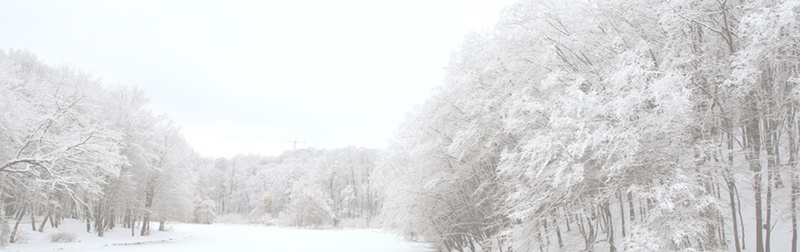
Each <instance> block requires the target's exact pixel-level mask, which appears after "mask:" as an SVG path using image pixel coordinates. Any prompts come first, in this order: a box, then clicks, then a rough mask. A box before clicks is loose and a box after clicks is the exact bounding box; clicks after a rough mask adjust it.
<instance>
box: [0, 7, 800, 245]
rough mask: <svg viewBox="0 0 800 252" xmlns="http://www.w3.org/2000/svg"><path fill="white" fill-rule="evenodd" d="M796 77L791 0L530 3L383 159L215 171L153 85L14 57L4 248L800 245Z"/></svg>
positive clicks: (1, 63) (468, 61) (324, 158)
mask: <svg viewBox="0 0 800 252" xmlns="http://www.w3.org/2000/svg"><path fill="white" fill-rule="evenodd" d="M799 67H800V1H796V0H784V1H772V0H752V1H739V0H730V1H729V0H684V1H682V0H675V1H671V0H669V1H662V0H658V1H656V0H634V1H622V0H572V1H543V0H525V1H519V2H517V3H515V4H514V5H512V6H509V7H508V8H507V9H506V11H505V12H504V13H503V15H502V17H501V19H500V20H499V21H498V23H497V24H496V25H495V26H494V27H493V28H492V29H489V30H486V31H479V32H478V31H476V32H474V33H471V34H469V35H468V36H466V37H465V39H464V41H463V43H462V45H461V46H460V47H459V48H457V49H456V50H455V52H454V53H453V56H452V58H451V61H450V64H449V65H448V66H447V69H446V71H447V77H446V80H445V82H444V83H442V85H441V86H440V87H439V88H438V89H437V90H436V92H435V94H434V95H433V96H432V97H430V98H429V99H428V101H427V102H425V103H424V104H421V106H419V107H418V108H417V109H416V110H415V111H413V112H412V113H411V114H410V115H409V116H408V118H407V120H406V121H405V122H404V123H403V124H402V125H400V126H399V130H398V134H397V136H396V137H395V138H394V140H393V141H392V142H391V143H390V144H389V146H388V147H387V148H385V149H381V150H377V149H366V148H359V147H347V148H341V149H332V150H318V149H313V148H308V149H301V150H295V151H288V152H286V153H284V154H282V155H280V156H277V157H266V156H257V155H249V156H248V155H241V156H236V157H232V158H217V159H212V158H204V157H201V156H199V155H198V154H197V153H196V152H195V151H194V150H193V149H192V147H191V146H190V145H189V144H187V143H186V141H185V140H184V139H183V137H182V136H181V133H180V128H179V127H177V126H176V123H175V122H173V121H171V120H170V119H169V118H168V117H167V116H162V115H156V114H154V113H153V112H152V111H150V110H149V109H147V106H146V105H147V98H146V96H145V94H143V92H142V91H140V90H138V89H137V88H133V87H119V86H110V85H105V84H103V83H101V81H100V80H99V79H98V78H97V77H94V76H91V75H88V74H86V73H83V72H80V71H77V70H75V69H72V68H69V67H58V66H51V65H47V64H45V63H44V62H42V61H39V60H38V59H37V58H36V57H35V56H34V55H33V54H32V53H30V52H27V51H21V50H13V49H10V50H0V111H2V114H0V142H2V143H3V144H2V145H0V209H2V210H0V240H1V241H2V243H3V244H5V243H9V242H10V243H13V242H15V241H16V238H17V237H16V236H17V234H19V233H20V232H21V230H22V229H27V230H31V229H33V230H38V231H41V230H42V229H44V228H48V227H56V226H58V225H59V222H60V221H61V220H64V219H66V218H71V219H79V220H82V221H84V222H85V223H86V231H87V232H94V233H96V234H97V235H98V236H103V232H104V231H107V230H109V229H114V228H127V229H130V230H131V235H148V234H149V232H151V230H154V229H156V227H155V225H154V227H151V223H153V224H155V223H158V229H164V226H165V223H167V222H196V223H214V222H218V221H221V220H222V219H223V218H232V217H231V216H237V217H236V218H239V220H238V221H244V222H247V223H257V224H262V225H276V226H291V227H304V228H341V227H382V228H384V229H389V230H394V231H396V232H398V233H400V234H402V235H403V236H404V237H405V238H406V239H409V240H415V241H421V242H427V243H431V244H433V245H434V246H435V247H436V248H438V249H439V250H441V251H454V250H455V251H605V250H607V251H612V252H613V251H736V252H740V251H758V252H761V251H771V250H776V251H785V250H789V249H790V251H797V238H798V229H797V226H798V223H797V222H798V216H797V214H798V210H797V204H798V202H797V201H798V193H799V192H800V178H799V177H798V169H800V167H798V158H800V156H798V154H800V153H799V152H798V151H799V150H798V149H799V148H800V115H798V112H800V111H799V110H798V107H799V106H800V85H799V84H800V76H798V70H800V68H799ZM109 108H111V109H109ZM354 123H355V122H354ZM23 220H26V221H25V223H27V220H30V224H31V226H25V227H23V226H21V225H20V224H21V223H23ZM48 223H49V224H48Z"/></svg>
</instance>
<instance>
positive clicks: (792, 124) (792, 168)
mask: <svg viewBox="0 0 800 252" xmlns="http://www.w3.org/2000/svg"><path fill="white" fill-rule="evenodd" d="M788 114H789V118H788V120H787V121H788V124H789V125H788V128H789V129H788V132H787V133H788V134H787V135H789V174H790V175H791V177H790V179H791V183H792V195H791V197H790V202H791V203H790V206H791V212H792V250H791V251H792V252H797V194H798V193H800V188H798V187H800V186H799V185H798V181H797V174H796V169H797V150H798V146H797V138H798V134H800V130H798V128H797V123H796V121H795V120H796V112H795V109H794V104H790V105H789V113H788ZM737 252H738V251H737Z"/></svg>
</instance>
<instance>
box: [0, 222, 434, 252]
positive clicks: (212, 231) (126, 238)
mask: <svg viewBox="0 0 800 252" xmlns="http://www.w3.org/2000/svg"><path fill="white" fill-rule="evenodd" d="M69 226H70V227H68V228H63V227H62V230H63V231H67V232H73V233H75V234H76V235H77V236H78V241H76V242H72V243H51V242H50V240H49V235H50V234H53V233H57V232H59V230H56V229H51V230H45V232H44V233H38V232H32V231H27V233H26V234H27V236H28V241H27V243H23V244H11V245H9V246H7V247H6V248H5V251H9V252H11V251H54V250H57V251H283V252H292V251H387V252H405V251H408V252H411V251H432V249H429V247H428V245H427V244H421V243H412V242H407V241H404V240H403V239H402V237H398V236H397V235H394V234H390V233H386V232H384V231H381V230H372V229H369V230H368V229H352V230H348V229H344V230H308V229H294V228H278V227H264V226H253V225H223V224H218V225H201V224H176V225H174V226H173V227H172V231H171V232H155V233H153V234H152V235H151V236H147V237H140V236H136V237H130V230H126V229H120V228H117V229H114V230H112V231H110V232H108V233H107V234H106V237H104V238H99V237H96V236H94V235H92V234H89V233H86V232H85V230H83V232H81V230H80V226H78V225H69Z"/></svg>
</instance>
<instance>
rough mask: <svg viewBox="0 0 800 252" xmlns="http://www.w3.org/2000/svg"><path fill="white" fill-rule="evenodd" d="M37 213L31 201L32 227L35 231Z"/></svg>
mask: <svg viewBox="0 0 800 252" xmlns="http://www.w3.org/2000/svg"><path fill="white" fill-rule="evenodd" d="M35 213H36V210H35V209H33V203H31V229H32V230H33V231H36V216H35Z"/></svg>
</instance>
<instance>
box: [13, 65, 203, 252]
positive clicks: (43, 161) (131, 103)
mask: <svg viewBox="0 0 800 252" xmlns="http://www.w3.org/2000/svg"><path fill="white" fill-rule="evenodd" d="M146 102H147V100H146V99H145V98H144V96H143V94H142V92H141V91H139V90H136V89H129V88H125V87H118V88H109V87H106V86H103V85H102V84H101V83H100V81H98V80H97V79H94V78H93V77H92V76H90V75H87V74H84V73H80V72H77V71H75V70H73V69H70V68H67V67H52V66H48V65H46V64H44V63H42V62H40V61H38V60H37V59H36V57H35V56H33V55H31V54H30V53H28V52H25V51H16V50H9V51H4V50H0V111H2V113H1V114H0V142H2V143H3V144H2V145H0V240H1V241H2V243H6V242H14V241H15V240H16V238H17V234H19V233H20V232H21V229H22V228H23V227H21V226H20V223H21V222H22V221H23V218H30V221H31V224H32V227H31V228H32V229H34V230H38V231H42V230H43V229H44V228H45V226H46V223H47V222H48V221H49V223H50V225H51V226H58V225H59V223H60V221H61V220H62V219H64V218H76V219H82V220H85V221H86V229H87V231H91V232H96V233H97V234H98V235H99V236H103V233H104V231H106V230H108V229H111V228H114V227H116V226H123V227H126V228H130V229H131V233H132V234H135V231H138V232H139V234H141V235H147V234H148V233H149V232H150V222H151V221H157V222H160V224H161V225H160V228H161V229H163V228H164V222H165V221H166V220H168V219H169V220H186V219H188V218H189V217H190V216H191V211H192V204H191V199H192V196H193V194H194V188H193V185H194V184H193V181H192V179H191V178H193V177H194V176H193V173H192V171H191V170H192V169H190V168H191V167H192V166H193V165H195V164H196V163H197V161H198V160H199V159H198V158H197V156H196V154H195V153H194V151H193V150H192V149H191V147H189V145H187V144H186V142H185V141H184V139H183V138H182V136H181V135H180V133H179V132H178V128H177V127H176V126H175V125H173V124H172V123H171V122H170V121H169V120H168V119H167V118H164V117H160V116H155V115H153V113H152V112H150V111H149V110H147V109H145V108H144V106H145V104H146ZM109 108H113V109H109ZM187 178H189V179H187ZM37 217H42V218H41V219H39V220H37V219H36V218H37ZM137 227H138V228H140V229H139V230H135V229H136V228H137Z"/></svg>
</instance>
